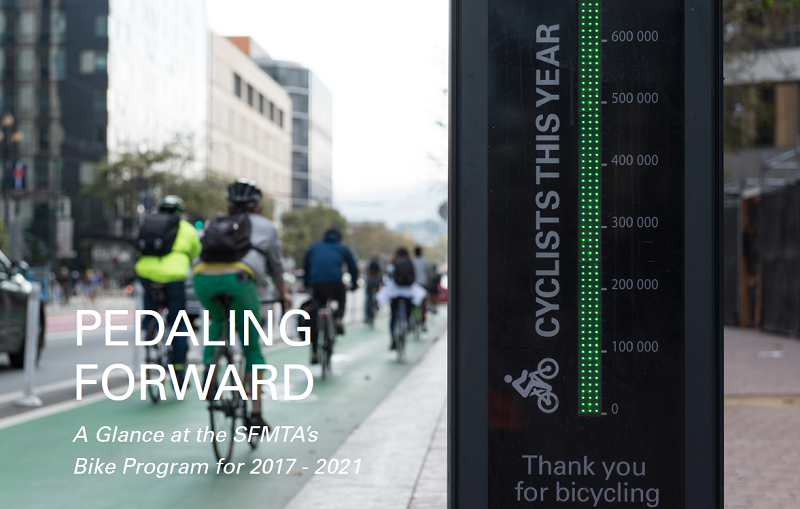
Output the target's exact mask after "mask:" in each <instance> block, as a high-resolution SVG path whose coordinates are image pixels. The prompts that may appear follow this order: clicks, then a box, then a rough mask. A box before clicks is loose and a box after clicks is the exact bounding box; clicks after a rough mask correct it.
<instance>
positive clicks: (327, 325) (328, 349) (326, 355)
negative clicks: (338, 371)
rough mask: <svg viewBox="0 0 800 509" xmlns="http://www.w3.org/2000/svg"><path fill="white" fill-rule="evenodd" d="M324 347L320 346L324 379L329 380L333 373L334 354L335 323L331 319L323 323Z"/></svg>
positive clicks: (324, 320)
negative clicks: (332, 360)
mask: <svg viewBox="0 0 800 509" xmlns="http://www.w3.org/2000/svg"><path fill="white" fill-rule="evenodd" d="M322 332H323V336H322V345H321V346H320V359H319V361H320V364H322V379H323V380H324V379H326V378H328V375H330V373H331V354H332V353H333V336H334V333H335V331H334V330H333V321H332V319H331V318H330V317H328V318H327V319H323V321H322Z"/></svg>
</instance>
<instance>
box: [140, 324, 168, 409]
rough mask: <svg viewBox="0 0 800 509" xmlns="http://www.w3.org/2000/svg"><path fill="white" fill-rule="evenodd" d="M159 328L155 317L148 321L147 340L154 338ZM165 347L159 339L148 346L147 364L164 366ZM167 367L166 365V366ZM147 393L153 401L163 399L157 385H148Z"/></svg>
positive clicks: (145, 353) (145, 359)
mask: <svg viewBox="0 0 800 509" xmlns="http://www.w3.org/2000/svg"><path fill="white" fill-rule="evenodd" d="M157 330H158V323H157V322H156V321H155V319H151V320H149V321H148V326H147V329H146V330H145V336H144V337H145V338H146V340H147V341H149V340H152V339H153V338H155V336H156V331H157ZM164 350H165V348H164V344H163V343H162V342H161V341H159V342H158V343H156V344H155V345H151V346H146V347H145V350H144V362H145V364H156V365H159V366H164V356H165V351H164ZM164 368H165V369H166V366H164ZM147 393H148V394H149V395H150V400H151V401H152V402H153V403H158V402H159V401H161V397H160V396H161V395H160V394H159V390H158V387H157V386H155V385H148V386H147Z"/></svg>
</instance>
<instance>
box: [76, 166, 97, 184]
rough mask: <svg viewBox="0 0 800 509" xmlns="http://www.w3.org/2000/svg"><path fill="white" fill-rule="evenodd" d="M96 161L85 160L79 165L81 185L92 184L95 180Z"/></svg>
mask: <svg viewBox="0 0 800 509" xmlns="http://www.w3.org/2000/svg"><path fill="white" fill-rule="evenodd" d="M94 171H95V163H91V162H87V161H83V162H82V163H80V164H79V165H78V181H80V183H81V185H85V184H90V183H91V182H92V181H93V180H94Z"/></svg>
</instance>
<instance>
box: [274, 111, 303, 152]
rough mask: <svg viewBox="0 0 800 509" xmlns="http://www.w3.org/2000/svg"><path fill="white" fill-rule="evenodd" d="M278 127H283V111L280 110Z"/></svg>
mask: <svg viewBox="0 0 800 509" xmlns="http://www.w3.org/2000/svg"><path fill="white" fill-rule="evenodd" d="M278 125H279V126H281V127H283V110H278ZM307 144H308V143H306V145H307Z"/></svg>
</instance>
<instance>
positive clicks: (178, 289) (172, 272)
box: [135, 195, 201, 384]
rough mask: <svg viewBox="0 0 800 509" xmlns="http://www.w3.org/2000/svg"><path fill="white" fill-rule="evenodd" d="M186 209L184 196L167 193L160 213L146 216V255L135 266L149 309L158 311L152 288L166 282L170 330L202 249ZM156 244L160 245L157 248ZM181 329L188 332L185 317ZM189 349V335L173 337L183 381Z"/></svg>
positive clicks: (143, 247) (143, 229)
mask: <svg viewBox="0 0 800 509" xmlns="http://www.w3.org/2000/svg"><path fill="white" fill-rule="evenodd" d="M184 209H185V207H184V203H183V200H182V199H181V198H180V197H178V196H174V195H170V196H167V197H166V198H164V201H163V202H162V203H161V205H160V206H159V208H158V212H159V213H158V214H156V215H154V216H149V217H148V218H147V219H146V220H145V222H144V224H143V225H142V227H141V229H140V231H139V238H138V239H137V243H138V247H139V249H140V250H141V251H142V255H143V256H142V257H141V258H140V259H139V261H138V262H136V266H135V270H136V275H137V276H138V277H139V281H140V282H141V283H142V287H143V288H144V290H145V291H144V302H143V305H144V308H145V309H148V310H152V311H158V309H157V304H158V303H156V302H153V301H152V299H151V298H150V292H149V291H148V290H149V288H150V286H151V285H152V284H154V283H157V284H162V285H165V289H166V299H167V302H166V306H167V308H168V310H169V314H168V315H167V321H168V323H167V324H165V329H166V330H167V331H171V330H172V325H173V323H174V322H175V318H176V317H177V315H178V312H179V311H180V310H182V309H185V308H186V288H185V285H184V282H185V280H186V274H187V273H188V272H189V267H190V266H191V263H192V260H193V259H194V258H195V257H196V256H197V255H198V254H200V249H201V247H200V239H199V238H198V237H197V230H196V229H195V227H194V226H192V225H191V224H189V222H187V221H184V220H183V219H180V215H181V214H182V213H183V211H184ZM176 226H177V228H176ZM156 240H159V241H161V242H160V243H159V242H156ZM155 245H158V246H159V248H158V249H156V248H155V247H154V246H155ZM148 318H149V319H153V318H152V317H145V320H147V319H148ZM145 325H146V324H145ZM177 332H187V329H186V324H185V323H184V322H183V320H181V323H180V324H179V326H178V329H177ZM186 350H187V343H186V336H176V337H175V338H174V339H173V341H172V361H173V365H174V367H175V375H176V376H177V378H178V380H177V382H178V383H180V384H182V383H183V377H184V374H185V372H186V371H185V370H186Z"/></svg>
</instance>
